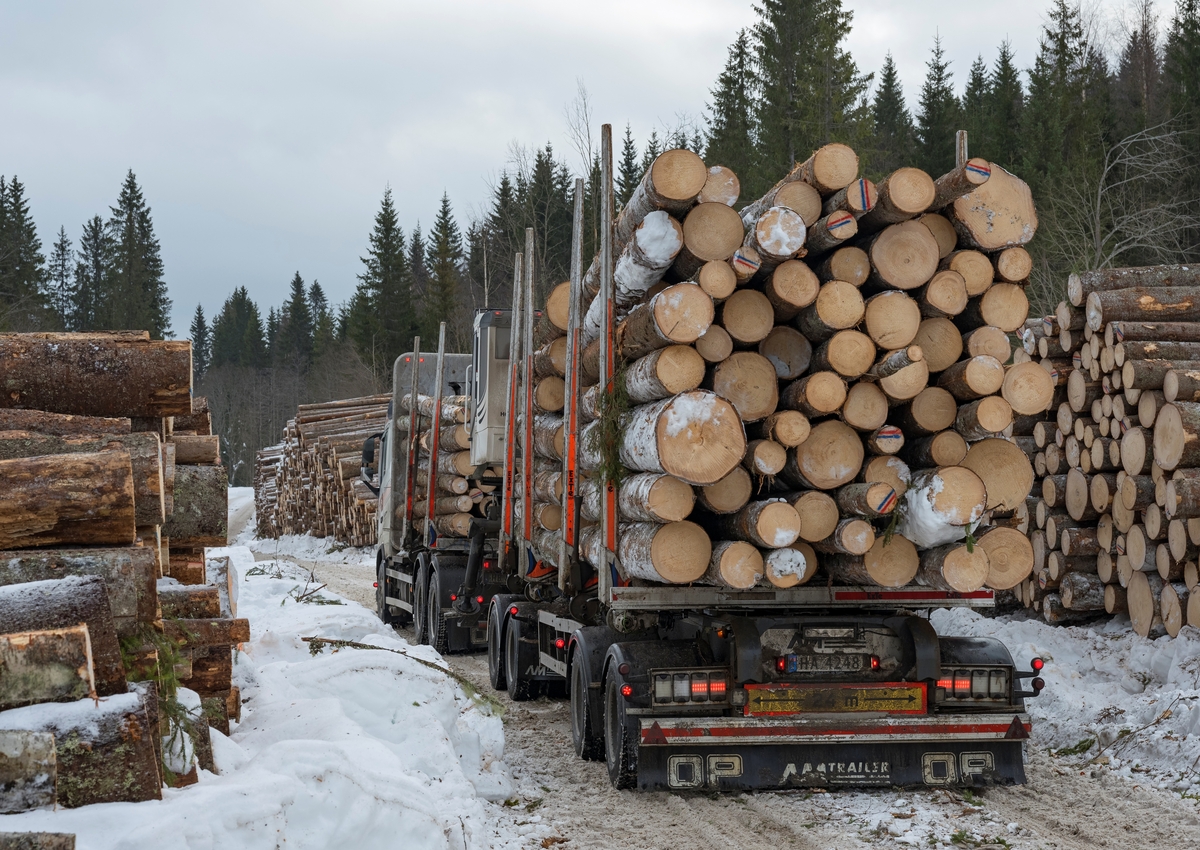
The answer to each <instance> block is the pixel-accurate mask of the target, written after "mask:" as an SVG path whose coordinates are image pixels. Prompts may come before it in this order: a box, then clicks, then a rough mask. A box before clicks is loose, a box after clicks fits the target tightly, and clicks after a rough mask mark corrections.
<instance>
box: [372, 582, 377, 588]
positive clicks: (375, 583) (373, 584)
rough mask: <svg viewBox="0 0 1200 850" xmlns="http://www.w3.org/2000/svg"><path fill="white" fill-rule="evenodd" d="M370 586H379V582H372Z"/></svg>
mask: <svg viewBox="0 0 1200 850" xmlns="http://www.w3.org/2000/svg"><path fill="white" fill-rule="evenodd" d="M371 587H379V582H373V583H372V584H371Z"/></svg>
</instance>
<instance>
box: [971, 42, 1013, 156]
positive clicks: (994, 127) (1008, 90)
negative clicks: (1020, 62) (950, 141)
mask: <svg viewBox="0 0 1200 850" xmlns="http://www.w3.org/2000/svg"><path fill="white" fill-rule="evenodd" d="M986 101H987V108H986V109H985V110H984V113H985V114H986V115H987V125H986V127H985V130H984V139H983V141H984V147H983V148H982V153H981V154H980V155H981V156H986V157H988V159H989V160H990V161H992V162H996V163H999V164H1000V165H1002V166H1006V167H1010V168H1016V167H1017V166H1018V164H1019V162H1020V157H1021V144H1022V137H1021V116H1022V113H1023V111H1024V108H1025V90H1024V88H1023V87H1022V85H1021V72H1020V71H1019V70H1018V69H1017V65H1016V61H1015V60H1014V57H1013V50H1012V44H1011V42H1009V41H1008V40H1007V39H1006V40H1005V41H1003V42H1001V44H1000V52H999V55H998V56H997V57H996V64H995V65H993V66H992V74H991V85H990V86H989V87H988V93H987V98H986ZM969 147H970V148H971V149H977V147H976V144H975V143H974V142H970V144H969Z"/></svg>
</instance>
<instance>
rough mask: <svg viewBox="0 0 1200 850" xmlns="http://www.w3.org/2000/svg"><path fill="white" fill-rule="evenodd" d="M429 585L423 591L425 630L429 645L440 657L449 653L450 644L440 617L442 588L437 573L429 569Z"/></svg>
mask: <svg viewBox="0 0 1200 850" xmlns="http://www.w3.org/2000/svg"><path fill="white" fill-rule="evenodd" d="M429 572H430V576H429V585H428V588H427V589H426V591H425V598H426V600H427V601H428V607H427V612H426V616H425V630H426V634H427V635H428V636H429V645H430V646H432V647H433V648H434V649H436V650H437V651H438V652H439V653H441V654H442V655H445V654H446V653H447V652H449V651H450V643H449V641H447V640H446V618H445V617H443V616H442V586H441V580H440V579H439V578H438V571H437V570H436V569H431V570H430V571H429Z"/></svg>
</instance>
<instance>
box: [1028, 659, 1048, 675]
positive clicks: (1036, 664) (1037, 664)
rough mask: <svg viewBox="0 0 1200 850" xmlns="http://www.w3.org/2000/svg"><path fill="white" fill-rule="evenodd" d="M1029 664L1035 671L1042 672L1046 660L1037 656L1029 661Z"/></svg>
mask: <svg viewBox="0 0 1200 850" xmlns="http://www.w3.org/2000/svg"><path fill="white" fill-rule="evenodd" d="M1029 666H1030V667H1032V668H1033V671H1034V672H1035V673H1040V672H1042V668H1043V667H1045V666H1046V662H1045V661H1043V660H1042V659H1040V658H1035V659H1033V660H1032V661H1030V662H1029Z"/></svg>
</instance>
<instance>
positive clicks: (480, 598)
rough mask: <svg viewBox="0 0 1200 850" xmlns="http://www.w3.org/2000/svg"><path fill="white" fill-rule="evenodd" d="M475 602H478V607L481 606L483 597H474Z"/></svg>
mask: <svg viewBox="0 0 1200 850" xmlns="http://www.w3.org/2000/svg"><path fill="white" fill-rule="evenodd" d="M475 601H476V602H478V603H479V604H480V605H482V604H483V597H482V596H476V597H475Z"/></svg>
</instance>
